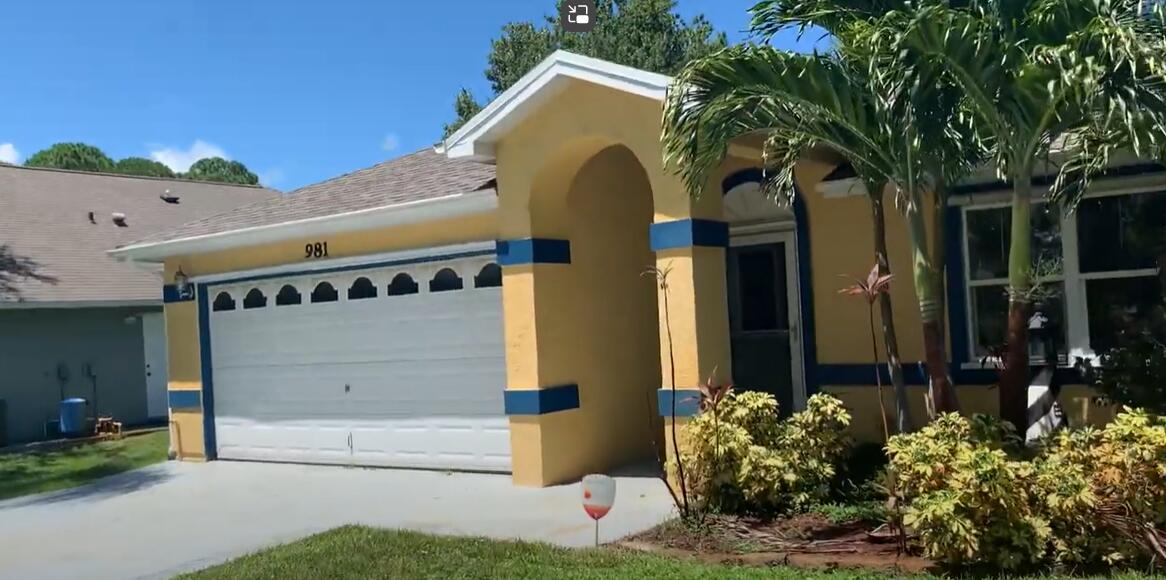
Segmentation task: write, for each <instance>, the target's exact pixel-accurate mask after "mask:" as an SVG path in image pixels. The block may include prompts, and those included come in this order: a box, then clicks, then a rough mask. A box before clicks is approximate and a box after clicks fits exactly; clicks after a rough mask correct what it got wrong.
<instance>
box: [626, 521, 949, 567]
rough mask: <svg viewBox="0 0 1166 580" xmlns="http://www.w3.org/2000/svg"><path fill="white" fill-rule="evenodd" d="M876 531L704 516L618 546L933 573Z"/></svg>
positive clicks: (748, 560)
mask: <svg viewBox="0 0 1166 580" xmlns="http://www.w3.org/2000/svg"><path fill="white" fill-rule="evenodd" d="M877 527H878V526H877V525H874V524H870V523H868V522H861V521H856V522H848V523H843V524H836V523H832V522H830V521H829V520H828V519H826V518H825V517H823V516H820V515H816V514H805V515H798V516H793V517H788V518H780V519H774V520H761V519H757V518H746V517H730V516H709V517H708V518H707V519H706V521H705V522H704V523H703V524H699V525H685V524H683V523H681V522H679V521H678V520H674V521H671V522H667V523H664V524H662V525H660V526H657V527H655V528H652V529H651V530H648V531H646V532H643V533H640V534H637V535H635V536H632V537H629V538H626V539H624V540H622V541H621V542H619V543H618V546H619V547H621V548H623V549H630V550H638V551H644V552H652V553H657V554H661V555H666V556H671V557H680V558H694V559H697V560H700V561H702V562H710V563H717V564H739V565H748V566H772V565H785V566H795V567H802V568H827V569H833V568H854V569H863V570H871V571H880V572H897V573H918V572H923V571H927V570H931V569H933V568H934V563H933V562H932V561H930V560H927V559H926V558H921V557H918V556H915V555H912V554H902V553H900V551H899V549H898V546H897V544H896V542H895V541H894V540H893V539H890V538H884V537H879V535H878V534H872V533H873V532H875V530H876V528H877Z"/></svg>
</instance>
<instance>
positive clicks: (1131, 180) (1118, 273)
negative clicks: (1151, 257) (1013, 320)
mask: <svg viewBox="0 0 1166 580" xmlns="http://www.w3.org/2000/svg"><path fill="white" fill-rule="evenodd" d="M1159 192H1166V183H1164V182H1163V177H1162V176H1161V175H1151V176H1136V177H1127V178H1117V179H1111V180H1104V181H1098V182H1095V184H1094V185H1093V187H1092V188H1091V189H1090V191H1089V192H1087V193H1086V194H1085V196H1084V197H1085V198H1087V199H1088V198H1099V197H1114V196H1119V195H1138V194H1145V193H1159ZM1047 193H1048V192H1047V190H1040V191H1039V192H1034V194H1033V202H1034V203H1046V202H1047ZM1010 196H1011V193H1010V192H1007V191H1002V192H991V193H983V194H970V195H961V196H953V197H952V200H951V205H954V206H958V207H960V208H961V212H960V213H961V218H962V224H961V226H962V227H961V232H960V235H961V236H962V237H963V239H962V240H961V244H962V250H963V280H961V281H960V282H961V283H962V284H963V285H964V290H965V292H964V297H965V300H964V304H963V307H964V316H965V317H966V318H965V320H967V324H966V325H965V326H966V332H967V348H968V352H967V353H965V354H966V355H967V357H968V362H965V363H963V365H962V367H963V368H965V369H972V368H976V369H978V368H981V367H982V365H981V364H980V362H979V361H978V359H979V355H978V354H977V352H976V346H977V340H976V319H975V309H974V308H973V302H974V296H973V293H972V290H973V289H974V288H976V287H983V286H999V285H1001V284H1004V285H1007V284H1008V279H1007V278H994V279H990V280H972V279H971V275H972V271H971V252H970V248H969V246H968V211H976V210H987V209H997V208H1002V207H1009V206H1010V205H1011V202H1010ZM1060 214H1061V215H1060V218H1061V224H1060V232H1061V260H1062V262H1061V264H1062V268H1061V271H1062V274H1061V275H1060V276H1053V277H1050V278H1049V281H1053V282H1056V281H1060V282H1063V283H1064V288H1065V294H1064V304H1065V311H1066V312H1065V327H1066V328H1065V335H1066V343H1067V344H1066V345H1067V347H1068V349H1069V352H1068V364H1069V365H1072V364H1073V362H1074V361H1076V360H1077V359H1078V358H1084V359H1087V360H1089V361H1091V362H1094V363H1095V362H1096V361H1097V354H1096V353H1095V352H1094V351H1093V349H1092V346H1091V345H1090V339H1089V306H1088V302H1087V299H1086V292H1085V283H1086V282H1087V281H1089V280H1111V279H1120V278H1137V277H1146V276H1153V275H1156V274H1157V273H1158V269H1157V268H1141V269H1134V270H1113V271H1109V272H1087V273H1083V272H1081V261H1080V256H1079V255H1078V252H1077V247H1078V240H1077V215H1076V213H1075V212H1068V211H1062V212H1060Z"/></svg>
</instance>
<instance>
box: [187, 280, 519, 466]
mask: <svg viewBox="0 0 1166 580" xmlns="http://www.w3.org/2000/svg"><path fill="white" fill-rule="evenodd" d="M489 259H490V258H489V257H481V258H471V259H462V260H455V261H448V262H429V263H421V264H410V265H407V266H401V267H393V268H379V269H370V270H355V271H345V272H341V273H332V274H316V275H307V276H302V277H296V278H286V279H267V280H262V281H258V282H250V283H238V284H234V285H230V284H228V285H215V286H212V287H211V288H210V292H209V295H210V296H211V300H212V305H211V313H210V320H211V324H210V329H211V332H210V335H211V353H212V358H211V362H212V368H213V371H214V376H213V379H214V395H215V396H214V408H215V437H216V440H217V445H218V455H219V457H220V458H224V459H251V460H270V461H295V462H306V463H336V464H353V465H383V466H407V467H428V468H452V469H471V470H488V471H509V470H510V437H509V430H508V424H507V420H506V418H505V416H504V413H503V398H502V395H503V389H504V385H505V362H504V361H505V359H504V347H503V334H502V297H501V280H502V278H501V270H499V268H498V266H497V265H495V264H493V263H490V262H489Z"/></svg>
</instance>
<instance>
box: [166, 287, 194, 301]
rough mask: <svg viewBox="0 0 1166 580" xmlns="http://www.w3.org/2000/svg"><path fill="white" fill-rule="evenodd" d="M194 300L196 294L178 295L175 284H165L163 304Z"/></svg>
mask: <svg viewBox="0 0 1166 580" xmlns="http://www.w3.org/2000/svg"><path fill="white" fill-rule="evenodd" d="M191 300H194V293H193V292H190V293H188V294H186V295H185V296H184V295H182V294H179V293H178V286H175V285H174V284H165V285H163V286H162V302H163V303H164V304H170V303H172V302H190V301H191Z"/></svg>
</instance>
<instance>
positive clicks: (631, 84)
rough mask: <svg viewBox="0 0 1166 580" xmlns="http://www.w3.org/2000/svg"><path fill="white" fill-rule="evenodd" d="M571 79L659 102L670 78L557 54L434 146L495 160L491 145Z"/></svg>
mask: <svg viewBox="0 0 1166 580" xmlns="http://www.w3.org/2000/svg"><path fill="white" fill-rule="evenodd" d="M572 79H577V80H582V81H586V82H589V83H594V84H597V85H600V86H604V87H609V88H612V89H615V90H618V91H623V92H626V93H630V94H633V95H638V96H641V97H646V98H649V99H655V100H658V101H661V102H663V100H664V96H665V94H666V92H667V90H668V86H669V85H671V84H672V77H669V76H667V75H662V74H657V73H652V72H648V71H643V70H640V69H637V68H632V67H630V66H624V65H621V64H615V63H612V62H607V61H605V60H599V59H597V58H591V57H588V56H583V55H579V54H575V53H572V52H567V51H565V50H557V51H555V52H554V53H552V54H551V55H550V56H548V57H547V58H545V59H544V60H543V61H542V62H540V63H539V64H538V65H537V66H535V67H534V68H533V69H531V71H530V72H528V73H526V74H525V75H524V76H523V77H522V78H521V79H519V80H518V82H516V83H514V86H512V87H510V88H509V89H506V91H504V92H503V93H502V94H501V95H498V97H497V98H495V99H494V100H493V101H491V102H490V104H489V105H486V107H485V108H484V109H482V110H481V111H479V112H478V114H477V115H474V116H473V118H471V119H470V120H469V121H467V122H466V124H465V125H463V126H462V127H461V128H460V129H458V130H457V131H455V132H454V134H453V135H450V136H449V138H448V139H446V140H445V142H444V143H443V144H442V145H441V146H439V147H438V151H439V152H444V153H445V154H446V155H448V156H449V157H454V158H459V157H460V158H469V159H474V160H477V161H493V160H494V144H495V143H496V142H497V141H498V140H499V139H500V138H501V137H502V136H503V135H505V134H506V133H507V131H509V130H510V129H512V128H513V127H514V126H515V125H517V124H518V123H519V122H521V121H522V120H523V119H524V118H526V117H527V116H528V115H530V114H531V113H532V112H534V111H535V110H537V109H538V107H539V105H541V104H543V103H545V102H547V101H548V100H550V99H551V98H552V97H554V96H555V95H557V94H558V93H559V92H561V91H562V90H563V88H564V87H566V85H567V84H568V82H570V80H572Z"/></svg>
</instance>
